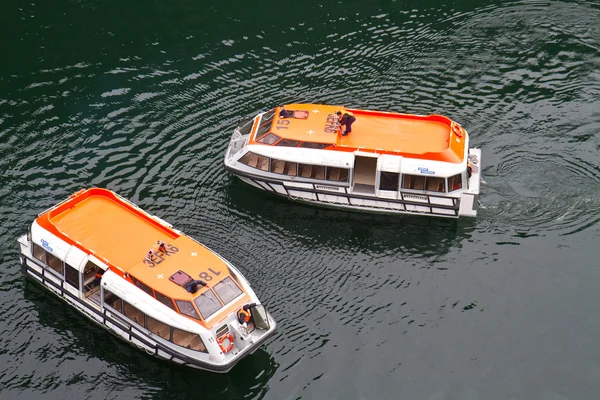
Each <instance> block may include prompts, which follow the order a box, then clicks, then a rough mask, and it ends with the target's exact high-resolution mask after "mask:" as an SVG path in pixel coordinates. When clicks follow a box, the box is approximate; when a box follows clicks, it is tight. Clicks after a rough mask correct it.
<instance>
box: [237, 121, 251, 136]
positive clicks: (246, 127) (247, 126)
mask: <svg viewBox="0 0 600 400" xmlns="http://www.w3.org/2000/svg"><path fill="white" fill-rule="evenodd" d="M253 125H254V119H250V120H249V121H246V122H244V123H243V124H241V125H240V126H239V128H238V129H239V130H240V133H241V134H242V135H247V134H249V133H250V131H251V130H252V126H253Z"/></svg>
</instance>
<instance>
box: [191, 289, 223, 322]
mask: <svg viewBox="0 0 600 400" xmlns="http://www.w3.org/2000/svg"><path fill="white" fill-rule="evenodd" d="M194 303H196V307H198V311H200V314H201V315H202V318H204V319H207V318H208V317H210V316H211V315H213V314H214V313H215V312H217V310H219V309H220V308H221V307H223V304H221V302H220V301H219V299H217V297H216V296H215V294H214V293H213V291H212V290H210V289H209V290H207V291H206V292H204V293H202V294H201V295H200V296H198V297H196V298H195V299H194Z"/></svg>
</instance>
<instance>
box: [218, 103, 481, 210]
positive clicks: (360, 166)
mask: <svg viewBox="0 0 600 400" xmlns="http://www.w3.org/2000/svg"><path fill="white" fill-rule="evenodd" d="M224 164H225V168H226V169H227V170H229V171H230V172H232V173H233V174H235V175H237V176H238V177H239V178H240V179H242V180H243V181H244V182H247V183H249V184H251V185H253V186H255V187H257V188H259V189H262V190H266V191H269V192H273V193H276V194H279V195H282V196H285V197H288V198H290V199H293V200H300V201H304V202H308V203H311V204H317V205H324V206H333V207H338V208H344V209H350V210H357V211H373V212H386V213H405V214H409V213H418V214H423V215H432V216H440V217H454V218H456V217H459V216H469V217H474V216H476V214H477V207H478V197H479V189H480V182H481V150H480V149H478V148H469V135H468V133H467V131H466V130H465V129H464V127H462V126H461V125H459V124H458V123H456V122H455V121H452V120H451V119H449V118H447V117H444V116H441V115H427V116H424V115H413V114H401V113H393V112H381V111H369V110H359V109H348V108H345V107H343V106H335V105H321V104H288V105H285V106H279V107H276V108H273V109H271V110H269V111H266V112H262V113H259V114H258V115H256V116H255V117H253V118H251V119H249V120H246V121H243V122H242V123H241V124H240V125H239V126H238V127H237V128H236V129H235V131H234V133H233V135H232V137H231V140H230V143H229V146H228V148H227V151H226V153H225V160H224Z"/></svg>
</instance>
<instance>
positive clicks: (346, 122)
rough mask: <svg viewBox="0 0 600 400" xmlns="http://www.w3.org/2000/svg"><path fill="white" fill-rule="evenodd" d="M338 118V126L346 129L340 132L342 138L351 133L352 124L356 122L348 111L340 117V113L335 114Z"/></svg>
mask: <svg viewBox="0 0 600 400" xmlns="http://www.w3.org/2000/svg"><path fill="white" fill-rule="evenodd" d="M336 114H337V116H338V118H339V119H340V126H345V127H346V129H345V130H344V131H343V132H342V136H346V135H348V134H349V133H350V132H352V124H353V123H354V121H356V117H355V116H354V114H352V113H351V112H350V111H346V112H345V113H344V115H342V112H341V111H338V112H337V113H336Z"/></svg>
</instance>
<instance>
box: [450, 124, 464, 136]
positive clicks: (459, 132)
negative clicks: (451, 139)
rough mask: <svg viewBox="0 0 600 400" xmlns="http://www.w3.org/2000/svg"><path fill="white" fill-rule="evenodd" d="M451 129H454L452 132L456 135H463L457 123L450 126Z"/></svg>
mask: <svg viewBox="0 0 600 400" xmlns="http://www.w3.org/2000/svg"><path fill="white" fill-rule="evenodd" d="M452 130H453V131H454V134H455V135H456V136H458V137H463V133H462V129H460V125H458V124H456V123H455V124H454V125H453V126H452Z"/></svg>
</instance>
